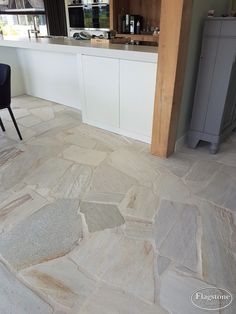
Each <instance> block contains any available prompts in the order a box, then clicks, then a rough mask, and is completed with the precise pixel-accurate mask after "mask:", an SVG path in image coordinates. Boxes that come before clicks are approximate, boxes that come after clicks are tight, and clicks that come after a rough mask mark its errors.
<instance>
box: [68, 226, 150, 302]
mask: <svg viewBox="0 0 236 314" xmlns="http://www.w3.org/2000/svg"><path fill="white" fill-rule="evenodd" d="M70 256H71V258H72V259H73V260H74V261H75V262H76V263H77V264H78V265H79V267H83V268H84V269H85V270H86V271H88V272H89V273H91V274H93V275H95V276H98V277H99V278H102V280H104V281H105V282H107V283H109V284H111V285H112V286H117V287H119V288H121V289H123V290H125V291H127V292H129V293H131V294H133V295H135V296H137V297H140V298H142V299H145V300H148V301H150V302H154V252H153V248H152V245H151V243H150V242H148V241H142V240H135V239H130V238H127V237H124V236H122V234H119V233H118V234H117V233H114V232H111V231H110V230H107V231H105V232H99V233H96V234H94V235H92V236H90V237H89V239H88V240H85V241H83V242H82V244H81V246H80V247H79V248H78V249H77V250H75V251H73V252H72V253H71V254H70Z"/></svg>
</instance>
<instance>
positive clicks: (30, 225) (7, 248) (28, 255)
mask: <svg viewBox="0 0 236 314" xmlns="http://www.w3.org/2000/svg"><path fill="white" fill-rule="evenodd" d="M81 238H82V221H81V217H80V216H79V215H78V202H77V201H68V200H59V201H56V202H55V203H52V204H49V205H46V206H44V207H42V208H41V209H40V210H38V211H37V212H36V213H34V214H33V215H31V216H30V217H28V218H26V219H25V220H24V221H22V222H21V223H19V224H18V225H17V226H15V228H13V229H12V230H10V231H9V232H6V233H3V234H1V235H0V252H1V254H2V256H3V257H4V258H5V259H6V260H7V261H8V262H9V263H10V264H11V266H12V267H14V268H16V269H22V268H25V267H27V266H29V265H31V264H36V263H42V262H43V261H45V260H50V259H53V258H56V257H59V256H62V255H65V254H66V253H68V252H70V251H71V250H72V249H73V248H74V247H75V246H76V244H77V242H78V241H79V240H80V239H81Z"/></svg>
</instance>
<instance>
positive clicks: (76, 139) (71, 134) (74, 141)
mask: <svg viewBox="0 0 236 314" xmlns="http://www.w3.org/2000/svg"><path fill="white" fill-rule="evenodd" d="M63 135H64V136H63V141H64V143H68V144H71V145H76V146H80V147H83V148H88V149H93V148H95V146H96V144H97V141H96V140H95V139H93V138H91V137H89V136H87V135H85V134H82V133H81V132H79V131H78V128H73V129H70V130H67V131H66V132H64V134H63ZM98 150H99V149H98Z"/></svg>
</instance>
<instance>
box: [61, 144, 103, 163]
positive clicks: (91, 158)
mask: <svg viewBox="0 0 236 314" xmlns="http://www.w3.org/2000/svg"><path fill="white" fill-rule="evenodd" d="M63 157H64V158H65V159H68V160H71V161H74V162H77V163H79V164H84V165H90V166H98V165H99V164H100V163H101V162H102V161H103V160H104V159H105V158H106V157H107V154H106V153H104V152H100V151H97V150H92V149H86V148H82V147H78V146H74V145H72V146H70V147H69V148H67V149H65V150H64V152H63Z"/></svg>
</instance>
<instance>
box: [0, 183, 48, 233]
mask: <svg viewBox="0 0 236 314" xmlns="http://www.w3.org/2000/svg"><path fill="white" fill-rule="evenodd" d="M46 204H47V201H46V200H45V199H44V198H42V197H40V196H39V195H38V194H36V193H35V192H33V191H32V190H30V189H29V188H25V189H23V190H22V191H20V192H17V193H14V194H12V195H11V196H10V197H8V198H7V199H6V200H5V201H3V202H2V203H1V204H0V233H1V232H7V231H9V230H11V229H12V228H14V227H15V226H16V225H17V224H18V223H20V222H21V221H23V220H24V219H25V218H27V217H28V216H30V215H32V214H33V213H34V212H36V211H37V210H39V209H40V208H42V207H43V206H44V205H46Z"/></svg>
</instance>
